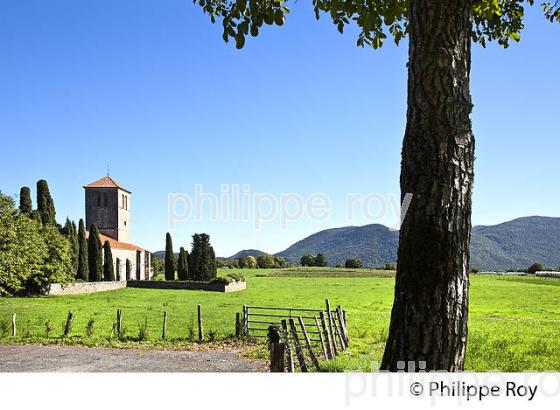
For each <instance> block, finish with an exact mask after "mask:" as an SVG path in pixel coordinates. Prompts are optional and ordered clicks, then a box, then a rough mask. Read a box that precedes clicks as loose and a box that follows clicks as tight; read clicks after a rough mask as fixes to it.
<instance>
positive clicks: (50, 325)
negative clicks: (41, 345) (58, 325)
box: [45, 320, 53, 339]
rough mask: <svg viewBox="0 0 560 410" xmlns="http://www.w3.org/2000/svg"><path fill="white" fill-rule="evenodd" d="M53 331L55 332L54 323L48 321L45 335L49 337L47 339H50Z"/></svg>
mask: <svg viewBox="0 0 560 410" xmlns="http://www.w3.org/2000/svg"><path fill="white" fill-rule="evenodd" d="M52 331H53V326H52V323H51V321H50V320H47V321H46V322H45V335H46V336H47V339H48V338H49V336H50V334H51V332H52Z"/></svg>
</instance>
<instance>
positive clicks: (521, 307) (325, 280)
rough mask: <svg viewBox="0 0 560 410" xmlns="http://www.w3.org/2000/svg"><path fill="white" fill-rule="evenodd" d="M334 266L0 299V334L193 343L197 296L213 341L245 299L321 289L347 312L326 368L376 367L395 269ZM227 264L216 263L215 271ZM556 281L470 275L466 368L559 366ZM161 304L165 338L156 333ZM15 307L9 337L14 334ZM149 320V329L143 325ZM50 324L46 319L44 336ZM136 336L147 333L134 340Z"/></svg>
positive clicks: (271, 301)
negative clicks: (345, 336) (218, 287)
mask: <svg viewBox="0 0 560 410" xmlns="http://www.w3.org/2000/svg"><path fill="white" fill-rule="evenodd" d="M333 271H334V272H333ZM336 271H338V273H339V275H335V273H337V272H336ZM336 271H335V270H333V269H323V270H321V269H316V268H315V269H297V270H294V269H291V270H290V269H288V270H243V273H244V274H245V276H246V277H247V285H248V289H247V290H246V291H242V292H237V293H228V294H223V293H213V292H202V291H182V290H151V289H131V288H127V289H120V290H116V291H112V292H104V293H97V294H90V295H78V296H59V297H48V298H46V297H38V298H12V299H7V298H5V299H0V343H45V344H54V343H57V344H78V345H85V346H111V347H119V348H129V347H140V348H200V347H201V346H200V345H199V344H198V343H197V342H196V337H197V327H196V307H197V305H198V304H201V305H202V310H203V321H204V329H205V333H206V338H207V340H208V335H209V334H210V333H214V334H215V338H216V341H215V342H214V343H237V342H235V341H234V340H233V336H234V333H235V313H236V312H240V311H241V309H242V306H243V305H245V304H247V305H265V306H279V307H301V308H314V309H322V308H323V307H324V303H325V299H326V298H328V299H330V300H331V303H332V304H333V305H339V304H340V305H342V306H343V308H344V309H346V310H347V311H348V321H349V326H348V330H349V333H350V339H351V346H350V348H349V349H348V350H347V351H346V352H343V353H342V354H341V355H340V356H339V357H338V358H337V359H336V360H333V361H330V362H323V363H322V364H323V367H324V370H326V371H333V372H334V371H351V370H358V371H371V369H372V363H373V366H374V367H375V366H376V365H375V363H379V362H380V361H381V357H382V354H383V349H384V345H385V340H386V338H387V329H388V326H389V319H390V313H391V307H392V300H393V291H394V289H393V288H394V278H390V277H379V276H373V277H367V276H365V275H366V274H368V273H371V274H372V275H375V272H376V271H368V270H358V271H356V272H348V271H347V270H344V269H342V270H341V271H340V270H336ZM366 271H368V272H366ZM229 272H231V270H227V269H225V270H220V274H221V275H226V274H227V273H229ZM381 272H385V271H381ZM310 274H311V275H312V276H306V275H310ZM360 275H364V276H360ZM559 283H560V280H558V279H552V278H534V277H508V276H489V275H482V276H472V280H471V290H470V317H469V327H470V334H469V343H468V349H467V362H466V368H467V370H470V371H492V370H495V371H507V372H510V371H526V370H533V371H545V370H551V371H560V286H558V284H559ZM117 309H122V311H123V327H124V328H125V329H126V330H125V337H124V340H122V341H121V340H117V339H116V338H113V339H109V336H110V334H111V329H112V327H113V324H114V322H115V319H116V311H117ZM70 310H71V311H72V312H74V314H75V319H74V324H73V328H72V331H71V333H70V337H68V338H66V339H62V338H61V335H62V331H63V330H62V328H63V324H64V322H65V320H66V315H67V313H68V311H70ZM164 311H167V313H168V326H167V335H168V338H167V339H166V340H161V334H162V323H163V312H164ZM14 312H15V313H16V314H17V323H18V336H17V337H16V338H15V339H13V338H12V337H11V317H12V314H13V313H14ZM92 319H93V320H92ZM47 322H49V323H50V326H46V325H45V323H47ZM88 322H89V326H88ZM146 323H147V326H146V328H145V329H144V331H145V332H146V331H147V333H141V329H142V328H143V327H144V325H145V324H146ZM47 327H50V328H51V330H50V332H49V336H48V337H47V335H46V333H47V332H46V330H47ZM88 333H89V336H88ZM139 336H142V339H144V340H142V341H139ZM247 354H248V355H251V356H252V357H261V358H264V357H266V354H267V353H266V346H265V345H264V344H263V343H257V344H254V345H253V344H249V349H248V351H247Z"/></svg>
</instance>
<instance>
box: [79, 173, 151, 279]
mask: <svg viewBox="0 0 560 410" xmlns="http://www.w3.org/2000/svg"><path fill="white" fill-rule="evenodd" d="M84 189H85V196H86V227H87V228H89V227H90V226H91V225H92V224H95V225H97V228H98V229H99V233H100V235H99V237H100V240H101V244H104V243H105V241H109V244H110V245H111V251H112V254H113V264H114V268H115V277H116V280H118V281H129V280H150V279H151V278H152V276H153V271H152V260H151V254H150V252H149V251H147V250H146V249H144V248H141V247H140V246H137V245H134V244H132V243H131V219H130V213H131V197H132V192H130V191H129V190H128V189H126V188H124V187H123V186H122V185H121V184H119V183H118V182H117V181H115V180H114V179H113V178H111V177H110V176H108V175H107V176H106V177H103V178H101V179H99V180H97V181H95V182H92V183H91V184H88V185H85V186H84Z"/></svg>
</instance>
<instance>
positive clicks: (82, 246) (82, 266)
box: [76, 219, 89, 282]
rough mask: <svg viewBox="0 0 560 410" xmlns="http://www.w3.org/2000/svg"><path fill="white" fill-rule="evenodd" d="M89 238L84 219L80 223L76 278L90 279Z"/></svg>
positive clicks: (85, 280)
mask: <svg viewBox="0 0 560 410" xmlns="http://www.w3.org/2000/svg"><path fill="white" fill-rule="evenodd" d="M88 261H89V258H88V240H87V235H86V228H85V223H84V220H83V219H80V222H79V223H78V270H77V272H76V279H79V280H83V281H84V282H87V281H88V280H89V262H88Z"/></svg>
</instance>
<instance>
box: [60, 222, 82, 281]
mask: <svg viewBox="0 0 560 410" xmlns="http://www.w3.org/2000/svg"><path fill="white" fill-rule="evenodd" d="M63 232H64V235H65V236H66V238H67V239H68V242H70V256H71V266H72V272H74V275H76V273H77V272H78V260H79V258H80V246H79V242H78V232H76V224H75V223H74V222H72V221H70V219H69V218H66V223H65V224H64V229H63Z"/></svg>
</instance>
